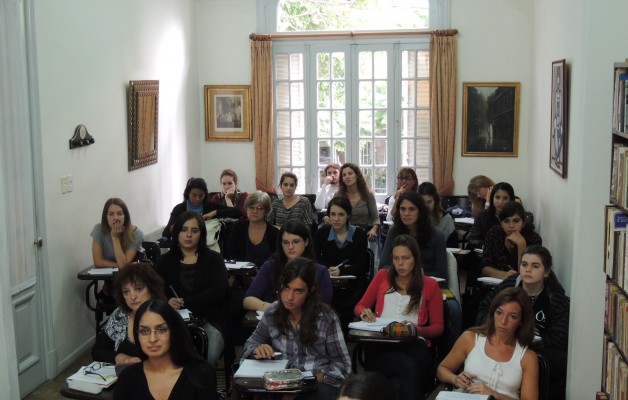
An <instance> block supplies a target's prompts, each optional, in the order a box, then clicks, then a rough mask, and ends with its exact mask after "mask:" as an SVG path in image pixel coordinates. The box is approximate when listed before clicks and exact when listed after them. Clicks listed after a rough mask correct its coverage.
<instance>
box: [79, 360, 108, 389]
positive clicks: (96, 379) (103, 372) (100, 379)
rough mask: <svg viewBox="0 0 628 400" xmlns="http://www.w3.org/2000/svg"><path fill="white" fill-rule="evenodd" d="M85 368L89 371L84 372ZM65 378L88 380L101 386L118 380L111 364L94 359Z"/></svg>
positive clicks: (106, 385)
mask: <svg viewBox="0 0 628 400" xmlns="http://www.w3.org/2000/svg"><path fill="white" fill-rule="evenodd" d="M85 370H87V371H88V372H91V373H87V374H86V373H85ZM67 380H68V381H70V380H75V381H81V382H88V383H93V384H97V385H100V386H102V387H109V386H111V385H112V384H113V383H114V382H115V381H117V380H118V376H117V375H116V370H115V366H114V365H113V364H107V363H101V362H97V361H94V362H93V363H91V364H89V365H86V366H84V367H81V368H80V369H79V370H78V371H77V372H76V373H75V374H74V375H71V376H69V377H68V378H67Z"/></svg>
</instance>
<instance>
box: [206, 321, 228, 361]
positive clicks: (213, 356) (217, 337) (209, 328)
mask: <svg viewBox="0 0 628 400" xmlns="http://www.w3.org/2000/svg"><path fill="white" fill-rule="evenodd" d="M203 330H204V331H205V333H207V338H208V339H209V346H207V362H208V363H209V364H210V365H211V366H212V367H214V368H216V366H218V360H219V359H220V356H222V351H223V350H224V348H225V340H224V339H223V338H222V333H220V331H219V330H218V329H216V328H215V327H214V326H213V325H212V324H210V323H209V322H206V323H205V324H204V325H203Z"/></svg>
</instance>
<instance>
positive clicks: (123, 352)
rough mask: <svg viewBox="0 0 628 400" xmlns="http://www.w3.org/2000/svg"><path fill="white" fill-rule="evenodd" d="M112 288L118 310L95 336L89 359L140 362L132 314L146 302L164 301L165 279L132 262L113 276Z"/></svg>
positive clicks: (151, 269)
mask: <svg viewBox="0 0 628 400" xmlns="http://www.w3.org/2000/svg"><path fill="white" fill-rule="evenodd" d="M113 288H114V291H115V293H117V294H118V295H117V296H116V301H117V303H118V308H116V309H115V310H114V311H113V313H112V314H111V316H110V317H109V319H108V320H107V323H106V324H105V326H104V327H103V328H102V330H101V331H100V333H99V334H98V335H97V336H96V343H95V344H94V348H93V349H92V358H93V359H94V361H103V362H107V363H110V364H114V363H115V364H116V365H123V364H134V363H138V362H140V361H141V360H140V359H139V353H138V352H137V347H136V346H135V336H134V335H133V322H134V321H135V313H136V311H137V309H138V308H140V306H141V305H142V304H143V303H144V302H145V301H148V300H151V299H165V298H166V296H165V295H164V280H163V279H162V278H161V276H159V274H157V272H155V269H154V268H153V266H152V265H150V264H148V263H132V264H129V265H127V266H126V267H124V268H123V269H121V270H120V271H119V272H118V273H117V274H116V275H115V281H114V283H113Z"/></svg>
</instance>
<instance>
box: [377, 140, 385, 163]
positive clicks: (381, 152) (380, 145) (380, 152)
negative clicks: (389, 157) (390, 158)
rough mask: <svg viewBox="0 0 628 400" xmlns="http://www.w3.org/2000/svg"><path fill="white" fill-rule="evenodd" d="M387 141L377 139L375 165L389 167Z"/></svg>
mask: <svg viewBox="0 0 628 400" xmlns="http://www.w3.org/2000/svg"><path fill="white" fill-rule="evenodd" d="M386 151H387V149H386V139H375V165H388V162H387V161H386V154H387V153H386Z"/></svg>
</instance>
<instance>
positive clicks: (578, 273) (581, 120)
mask: <svg viewBox="0 0 628 400" xmlns="http://www.w3.org/2000/svg"><path fill="white" fill-rule="evenodd" d="M533 8H534V12H533V15H534V17H533V20H534V28H533V47H534V49H535V51H534V59H533V66H532V69H533V73H532V75H533V77H532V78H533V82H534V89H533V95H532V111H531V116H532V117H531V126H532V128H531V132H532V134H531V140H530V141H531V149H530V153H531V157H530V167H529V169H530V182H531V184H530V191H531V198H532V203H533V204H534V208H535V210H538V212H537V215H538V217H539V220H540V225H541V227H542V230H543V242H544V244H546V245H547V246H548V247H549V248H550V249H551V250H552V253H553V254H554V258H555V268H556V270H557V273H558V275H559V278H560V280H561V282H563V283H564V284H565V286H566V289H567V291H568V292H569V294H570V295H571V299H572V306H571V315H570V316H571V319H570V332H569V335H570V344H569V345H570V354H569V371H568V377H569V379H568V392H567V398H573V399H580V398H582V399H590V398H594V395H595V392H596V391H597V390H599V388H600V373H601V364H602V330H603V317H604V280H605V277H604V274H603V272H602V268H603V257H604V250H603V241H604V212H603V206H604V204H606V203H607V202H608V193H609V181H610V177H609V176H610V153H611V150H610V143H611V134H610V133H611V121H610V118H611V99H612V80H613V73H612V66H613V62H617V61H622V60H623V59H624V58H625V57H626V55H627V54H628V45H627V44H626V41H625V40H624V36H625V35H624V27H625V21H624V19H625V18H623V16H625V15H626V13H627V12H628V3H626V2H625V1H623V0H609V1H605V2H594V1H589V0H579V1H570V0H559V1H552V2H547V1H543V0H535V1H534V5H533ZM563 58H564V59H566V60H567V63H568V64H569V66H570V70H571V71H570V73H571V79H570V95H569V107H570V110H569V155H568V167H569V169H568V175H567V179H566V180H563V179H562V178H560V177H558V175H556V174H554V173H553V172H552V171H550V170H549V167H548V166H547V165H548V160H549V123H550V101H549V100H550V97H549V94H550V84H551V63H552V61H554V60H559V59H563ZM576 310H577V312H576Z"/></svg>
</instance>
